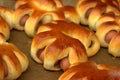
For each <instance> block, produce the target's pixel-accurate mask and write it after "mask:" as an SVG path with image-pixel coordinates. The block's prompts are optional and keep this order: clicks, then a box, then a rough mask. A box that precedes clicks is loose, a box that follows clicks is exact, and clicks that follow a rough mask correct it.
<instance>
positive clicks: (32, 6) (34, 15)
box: [14, 0, 80, 37]
mask: <svg viewBox="0 0 120 80" xmlns="http://www.w3.org/2000/svg"><path fill="white" fill-rule="evenodd" d="M16 4H17V5H18V6H19V7H17V8H16V10H15V12H14V22H15V24H14V25H15V29H18V30H24V29H25V32H26V33H27V35H28V36H30V37H33V36H34V35H35V30H36V28H37V27H38V24H39V23H41V24H44V23H48V22H51V21H53V20H69V21H73V22H75V23H80V18H79V15H78V13H77V11H76V8H75V7H72V6H63V4H62V1H61V0H28V1H24V0H23V1H19V0H18V2H16ZM46 5H47V6H46ZM39 6H40V7H39ZM26 14H27V15H28V16H29V17H28V18H27V19H26V20H24V21H23V20H22V19H23V16H24V15H26ZM16 16H18V17H16ZM24 19H25V18H24ZM21 20H22V22H23V24H24V25H21V24H20V21H21ZM39 25H40V24H39ZM29 26H31V29H30V28H29Z"/></svg>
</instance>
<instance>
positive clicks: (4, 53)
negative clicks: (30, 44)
mask: <svg viewBox="0 0 120 80" xmlns="http://www.w3.org/2000/svg"><path fill="white" fill-rule="evenodd" d="M27 67H28V59H27V57H26V56H25V54H24V53H22V52H21V51H20V50H18V49H17V48H16V46H15V45H13V44H12V43H7V42H3V43H0V80H15V79H17V78H18V77H19V76H20V75H21V74H22V72H24V71H25V70H26V69H27Z"/></svg>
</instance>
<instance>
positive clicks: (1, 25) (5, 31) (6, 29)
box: [0, 16, 10, 43]
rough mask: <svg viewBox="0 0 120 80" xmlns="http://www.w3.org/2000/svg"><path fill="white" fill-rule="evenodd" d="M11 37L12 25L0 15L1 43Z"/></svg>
mask: <svg viewBox="0 0 120 80" xmlns="http://www.w3.org/2000/svg"><path fill="white" fill-rule="evenodd" d="M9 37H10V26H9V25H8V23H7V22H6V21H5V20H4V19H3V18H2V17H1V16H0V43H2V42H5V41H7V40H8V39H9Z"/></svg>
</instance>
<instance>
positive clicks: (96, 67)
mask: <svg viewBox="0 0 120 80" xmlns="http://www.w3.org/2000/svg"><path fill="white" fill-rule="evenodd" d="M119 74H120V68H117V67H113V66H108V65H105V64H102V65H101V64H96V63H95V62H84V63H80V64H78V65H76V66H73V67H71V68H70V69H68V70H67V71H66V72H64V73H63V74H62V75H61V76H60V77H59V79H58V80H105V79H107V80H111V79H112V80H120V75H119Z"/></svg>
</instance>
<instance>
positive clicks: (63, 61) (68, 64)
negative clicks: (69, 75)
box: [60, 58, 70, 71]
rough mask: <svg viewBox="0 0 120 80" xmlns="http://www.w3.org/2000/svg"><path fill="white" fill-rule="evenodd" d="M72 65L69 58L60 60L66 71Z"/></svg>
mask: <svg viewBox="0 0 120 80" xmlns="http://www.w3.org/2000/svg"><path fill="white" fill-rule="evenodd" d="M69 66H70V62H69V60H68V58H64V59H62V60H61V61H60V67H61V68H62V70H63V71H66V70H67V69H68V68H69Z"/></svg>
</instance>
